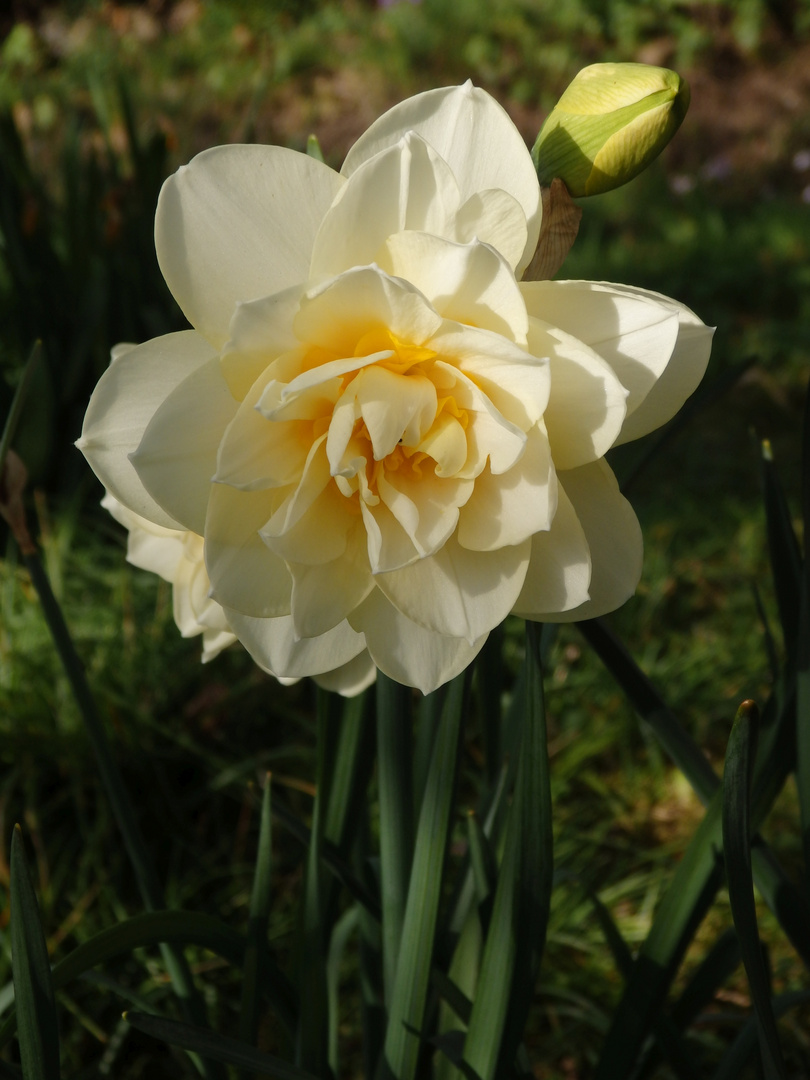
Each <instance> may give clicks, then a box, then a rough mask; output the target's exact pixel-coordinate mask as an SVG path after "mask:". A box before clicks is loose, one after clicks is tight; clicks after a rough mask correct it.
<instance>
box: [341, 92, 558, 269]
mask: <svg viewBox="0 0 810 1080" xmlns="http://www.w3.org/2000/svg"><path fill="white" fill-rule="evenodd" d="M409 131H415V132H417V133H418V134H419V135H421V136H422V138H423V139H425V141H426V142H428V143H429V144H430V145H431V146H432V147H433V149H434V150H435V151H436V152H437V153H438V154H439V155H440V156H441V157H442V158H443V159H444V160H445V161H446V162H447V164H448V165H449V166H450V168H451V169H452V170H453V174H454V175H455V177H456V180H457V181H458V184H459V190H460V193H461V199H462V202H464V201H466V200H467V199H469V198H470V196H471V195H475V194H477V193H478V192H482V191H486V190H487V189H488V188H501V189H502V190H503V191H506V192H508V193H509V194H510V195H512V196H513V197H514V198H515V199H517V201H518V202H519V203H520V205H521V206H522V207H523V212H524V214H525V215H526V221H527V225H528V238H527V241H526V246H525V248H524V251H523V256H522V258H521V260H520V263H519V264H518V267H517V273H518V276H519V275H520V273H522V271H523V270H524V269H525V267H526V266H528V264H529V262H530V261H531V258H532V256H533V255H534V251H535V248H536V247H537V239H538V237H539V235H540V218H541V214H542V205H541V200H540V185H539V183H538V181H537V173H536V172H535V169H534V165H533V164H532V159H531V155H530V154H529V151H528V150H527V148H526V144H525V143H524V141H523V138H522V136H521V134H520V132H519V131H518V129H517V128H516V127H515V125H514V124H513V123H512V121H511V120H510V118H509V116H508V115H507V113H506V111H505V110H504V109H503V108H502V107H501V106H500V105H499V104H498V103H497V101H495V99H494V98H492V97H490V95H489V94H487V93H486V92H485V91H484V90H480V89H478V87H475V86H473V85H472V83H470V82H467V83H465V84H464V86H450V87H442V88H440V89H438V90H428V91H426V92H425V93H423V94H417V95H416V96H415V97H411V98H408V99H407V100H406V101H402V102H400V103H399V104H398V105H395V106H394V107H393V108H392V109H389V110H388V112H387V113H384V115H383V116H381V117H380V118H379V119H378V120H376V121H375V122H374V123H373V124H372V125H371V127H370V128H368V130H367V131H366V132H365V133H364V134H363V135H361V136H360V138H359V139H358V140H357V142H356V143H355V144H354V146H353V147H352V148H351V150H350V151H349V153H348V154H347V155H346V160H345V161H344V163H343V168H342V169H341V172H342V173H343V175H344V176H348V177H351V176H352V174H353V173H354V172H356V170H357V169H358V168H359V167H360V166H361V165H362V164H363V162H365V161H367V160H368V159H369V158H371V157H373V156H374V155H375V154H378V153H380V151H381V150H385V149H387V148H388V147H389V146H393V145H394V144H395V143H397V142H399V140H400V139H401V138H402V136H403V135H405V134H406V133H407V132H409Z"/></svg>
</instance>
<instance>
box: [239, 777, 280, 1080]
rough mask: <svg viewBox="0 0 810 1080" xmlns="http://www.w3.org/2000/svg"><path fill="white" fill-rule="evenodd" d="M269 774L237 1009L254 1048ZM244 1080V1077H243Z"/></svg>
mask: <svg viewBox="0 0 810 1080" xmlns="http://www.w3.org/2000/svg"><path fill="white" fill-rule="evenodd" d="M270 789H271V779H270V774H269V773H268V774H267V778H266V780H265V784H264V791H263V792H262V805H261V811H260V816H259V845H258V850H257V852H256V869H255V871H254V874H253V889H252V890H251V894H250V914H249V917H248V931H247V945H246V947H245V963H244V971H243V976H242V1001H241V1008H240V1010H239V1038H240V1039H241V1040H242V1041H243V1042H246V1043H250V1044H252V1045H255V1043H256V1035H257V1032H258V1030H259V1007H260V1004H261V995H260V993H259V972H260V971H263V970H264V968H265V967H266V964H267V952H268V947H267V922H268V919H269V916H270V902H271V891H270V877H271V872H272V865H273V847H272V814H271V809H270ZM245 1080H247V1077H246V1078H245Z"/></svg>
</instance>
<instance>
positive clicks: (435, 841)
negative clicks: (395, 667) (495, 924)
mask: <svg viewBox="0 0 810 1080" xmlns="http://www.w3.org/2000/svg"><path fill="white" fill-rule="evenodd" d="M466 683H467V678H466V675H465V674H462V675H459V676H457V677H456V678H455V679H454V680H453V682H452V683H451V685H450V690H449V693H448V694H447V699H446V701H445V706H444V710H443V712H442V719H441V724H440V726H439V730H438V732H437V733H436V739H435V742H434V746H433V757H432V760H431V764H430V772H429V773H428V777H427V782H426V784H425V795H424V799H423V801H422V807H421V811H420V814H419V826H418V829H417V834H416V846H415V848H414V857H413V868H412V870H411V880H410V886H409V888H408V898H407V903H406V907H405V914H404V919H403V927H402V944H401V947H400V950H399V961H398V963H397V970H396V979H395V982H394V986H393V992H392V994H391V998H390V1003H389V1011H388V1029H387V1031H386V1037H385V1048H384V1051H383V1053H384V1057H385V1065H384V1068H383V1076H386V1077H396V1078H397V1080H412V1078H413V1077H414V1076H415V1075H416V1067H417V1061H418V1057H419V1050H420V1043H421V1040H420V1038H419V1036H418V1035H417V1034H416V1032H419V1031H421V1030H422V1028H423V1026H424V1015H425V1005H426V1002H427V993H428V986H429V983H430V970H431V963H432V958H433V943H434V940H435V936H436V921H437V918H438V913H439V900H440V899H441V893H442V884H443V869H444V863H445V859H446V856H447V848H448V842H449V836H450V822H451V810H452V805H453V795H454V792H455V777H456V769H457V764H458V755H459V741H460V736H461V732H462V729H463V725H462V718H463V714H464V704H465V688H466Z"/></svg>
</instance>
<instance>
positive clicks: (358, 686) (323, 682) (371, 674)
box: [314, 650, 377, 697]
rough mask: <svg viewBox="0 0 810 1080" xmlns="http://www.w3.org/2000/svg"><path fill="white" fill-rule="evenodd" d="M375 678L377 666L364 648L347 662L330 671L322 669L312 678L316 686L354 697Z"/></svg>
mask: <svg viewBox="0 0 810 1080" xmlns="http://www.w3.org/2000/svg"><path fill="white" fill-rule="evenodd" d="M376 678H377V668H376V665H375V663H374V661H373V660H372V659H371V656H370V655H369V653H368V652H367V651H366V650H364V651H363V652H361V653H358V655H357V656H355V658H354V660H350V661H349V662H348V664H342V665H341V666H340V667H338V668H334V669H333V670H332V671H324V672H323V674H321V675H315V676H314V679H315V682H316V683H317V684H318V686H321V687H323V689H324V690H332V691H333V692H336V693H338V694H342V695H343V697H356V696H357V694H362V692H363V691H364V690H366V689H367V688H368V687H369V686H371V684H372V683H373V682H374V680H375V679H376Z"/></svg>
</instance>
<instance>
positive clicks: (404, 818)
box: [377, 672, 414, 1004]
mask: <svg viewBox="0 0 810 1080" xmlns="http://www.w3.org/2000/svg"><path fill="white" fill-rule="evenodd" d="M410 704H411V691H410V689H409V688H408V687H406V686H400V685H399V684H398V683H395V682H394V681H393V679H389V678H388V676H387V675H384V674H383V673H382V672H378V673H377V786H378V789H379V802H380V867H381V872H380V882H381V886H380V887H381V893H382V896H381V899H382V950H383V978H384V983H385V1001H386V1004H389V1003H390V1001H391V996H392V994H393V992H394V977H395V974H396V968H397V959H398V956H399V946H400V942H401V941H402V924H403V922H404V919H405V900H406V897H407V895H408V882H409V880H410V876H411V860H412V858H413V834H414V828H413V820H414V818H413V738H412V732H411V708H410Z"/></svg>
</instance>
